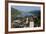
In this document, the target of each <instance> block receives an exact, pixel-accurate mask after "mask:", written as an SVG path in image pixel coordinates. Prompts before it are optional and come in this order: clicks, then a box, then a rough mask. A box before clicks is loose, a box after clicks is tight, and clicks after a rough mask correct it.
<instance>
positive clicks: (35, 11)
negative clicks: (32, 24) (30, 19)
mask: <svg viewBox="0 0 46 34" xmlns="http://www.w3.org/2000/svg"><path fill="white" fill-rule="evenodd" d="M29 13H32V14H34V15H36V16H39V15H40V10H33V11H29Z"/></svg>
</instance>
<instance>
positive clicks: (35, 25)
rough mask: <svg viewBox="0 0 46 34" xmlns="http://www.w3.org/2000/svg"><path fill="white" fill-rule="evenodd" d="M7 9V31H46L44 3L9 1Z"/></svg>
mask: <svg viewBox="0 0 46 34" xmlns="http://www.w3.org/2000/svg"><path fill="white" fill-rule="evenodd" d="M5 10H6V11H5V18H6V19H5V32H6V33H22V32H38V31H44V27H45V26H44V25H45V24H44V22H45V20H44V18H45V17H44V16H45V11H44V10H45V7H44V3H42V2H20V1H15V2H13V1H10V2H9V1H8V2H7V3H6V6H5Z"/></svg>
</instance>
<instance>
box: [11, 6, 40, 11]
mask: <svg viewBox="0 0 46 34" xmlns="http://www.w3.org/2000/svg"><path fill="white" fill-rule="evenodd" d="M11 7H12V8H14V9H18V10H21V11H32V10H40V7H36V6H11Z"/></svg>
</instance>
